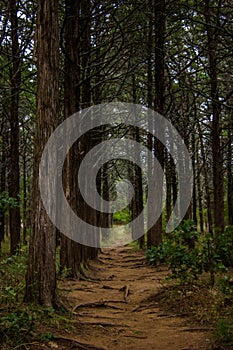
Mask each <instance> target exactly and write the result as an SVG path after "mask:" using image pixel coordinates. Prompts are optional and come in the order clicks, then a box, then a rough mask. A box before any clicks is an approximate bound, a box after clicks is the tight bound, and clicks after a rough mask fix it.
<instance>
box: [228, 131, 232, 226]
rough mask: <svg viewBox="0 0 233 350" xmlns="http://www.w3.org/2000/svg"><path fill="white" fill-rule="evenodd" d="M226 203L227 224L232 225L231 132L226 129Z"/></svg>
mask: <svg viewBox="0 0 233 350" xmlns="http://www.w3.org/2000/svg"><path fill="white" fill-rule="evenodd" d="M227 153H228V154H227V203H228V224H229V225H233V172H232V130H231V128H230V127H229V129H228V152H227Z"/></svg>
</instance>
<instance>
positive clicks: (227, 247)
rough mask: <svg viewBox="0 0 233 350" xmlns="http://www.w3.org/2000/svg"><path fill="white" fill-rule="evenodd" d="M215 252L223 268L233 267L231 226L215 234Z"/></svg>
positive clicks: (232, 232) (232, 230) (232, 227)
mask: <svg viewBox="0 0 233 350" xmlns="http://www.w3.org/2000/svg"><path fill="white" fill-rule="evenodd" d="M214 244H215V250H216V252H217V253H218V256H219V259H220V260H221V261H222V262H223V263H224V265H225V266H233V226H227V227H226V228H225V230H224V232H223V233H218V232H216V233H215V236H214Z"/></svg>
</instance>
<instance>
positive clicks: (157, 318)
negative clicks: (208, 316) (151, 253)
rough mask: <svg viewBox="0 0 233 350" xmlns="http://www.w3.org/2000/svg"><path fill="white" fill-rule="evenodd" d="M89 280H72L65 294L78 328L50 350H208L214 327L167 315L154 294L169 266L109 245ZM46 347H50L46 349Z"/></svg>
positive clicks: (93, 266) (93, 264) (94, 264)
mask: <svg viewBox="0 0 233 350" xmlns="http://www.w3.org/2000/svg"><path fill="white" fill-rule="evenodd" d="M87 274H88V277H89V278H88V280H87V281H75V280H68V281H65V282H62V284H61V285H60V288H61V289H62V290H63V291H64V292H66V295H67V299H68V301H69V303H70V307H71V308H72V310H73V313H74V315H75V330H74V329H73V330H72V331H70V333H69V334H67V333H66V335H64V334H65V331H64V332H62V331H61V334H62V335H59V334H58V335H57V338H56V339H55V341H53V342H50V345H49V344H47V345H46V348H56V346H58V348H59V349H62V350H63V349H106V350H114V349H117V350H146V349H149V350H152V349H156V350H203V349H207V347H208V346H209V343H210V336H209V330H208V328H206V327H201V326H200V327H198V326H197V325H194V324H193V323H192V320H191V319H190V318H188V317H186V316H185V315H182V314H179V313H176V314H174V313H173V314H172V313H165V312H164V311H162V310H161V309H160V308H159V305H158V303H157V302H151V300H153V296H154V295H156V294H158V292H159V291H160V290H161V288H162V281H163V280H164V278H165V277H166V275H167V274H168V270H167V269H166V267H161V266H159V267H156V268H155V267H153V266H150V265H149V264H148V263H147V262H146V260H145V256H144V253H143V252H139V251H134V250H133V249H132V248H130V247H121V248H115V249H108V250H107V249H106V250H104V251H103V252H102V254H100V255H99V258H98V260H97V261H94V262H91V266H90V269H89V270H88V271H87ZM44 349H45V348H44Z"/></svg>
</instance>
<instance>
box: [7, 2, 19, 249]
mask: <svg viewBox="0 0 233 350" xmlns="http://www.w3.org/2000/svg"><path fill="white" fill-rule="evenodd" d="M9 9H10V22H11V40H12V61H13V63H12V73H11V102H10V129H11V131H10V171H9V185H8V187H9V196H10V197H12V198H15V200H16V201H17V202H19V191H20V189H19V187H20V170H19V111H18V110H19V93H20V84H21V58H20V46H19V39H18V16H17V11H18V9H17V2H16V0H10V3H9ZM19 244H20V208H19V205H17V206H15V207H11V208H10V249H11V254H15V253H16V252H17V250H18V247H19Z"/></svg>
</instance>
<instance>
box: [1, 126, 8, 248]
mask: <svg viewBox="0 0 233 350" xmlns="http://www.w3.org/2000/svg"><path fill="white" fill-rule="evenodd" d="M1 132H2V135H3V136H2V149H1V163H0V193H4V192H5V191H6V142H7V133H6V130H5V126H4V124H3V125H2V127H1ZM4 237H5V209H4V208H1V207H0V249H1V243H2V242H3V241H4Z"/></svg>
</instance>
